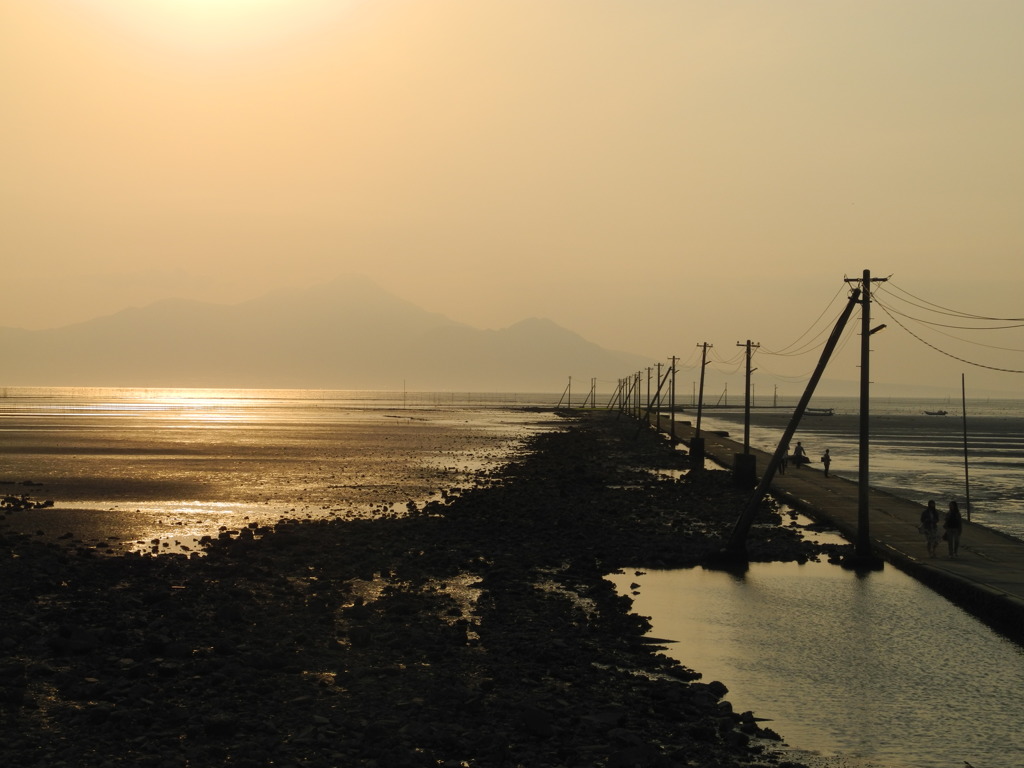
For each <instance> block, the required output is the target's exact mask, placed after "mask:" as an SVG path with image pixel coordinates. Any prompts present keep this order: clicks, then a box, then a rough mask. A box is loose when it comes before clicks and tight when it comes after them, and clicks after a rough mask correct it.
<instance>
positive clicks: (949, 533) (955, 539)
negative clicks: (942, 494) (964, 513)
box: [942, 501, 964, 559]
mask: <svg viewBox="0 0 1024 768" xmlns="http://www.w3.org/2000/svg"><path fill="white" fill-rule="evenodd" d="M942 527H943V528H944V529H945V535H944V536H943V538H944V539H945V540H946V543H947V544H948V545H949V556H950V557H951V558H953V559H956V558H957V557H959V553H960V534H961V533H962V532H963V529H964V519H963V517H961V516H960V506H959V505H958V504H957V503H956V501H951V502H949V512H947V513H946V519H945V520H944V521H943V523H942Z"/></svg>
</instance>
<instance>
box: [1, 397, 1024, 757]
mask: <svg viewBox="0 0 1024 768" xmlns="http://www.w3.org/2000/svg"><path fill="white" fill-rule="evenodd" d="M560 399H561V396H560V395H558V394H527V395H523V394H517V393H505V394H493V393H487V394H482V393H472V392H406V391H391V392H379V391H361V392H354V391H336V390H198V389H112V388H105V389H98V388H93V389H71V388H51V389H43V388H14V387H9V388H7V389H0V493H2V494H3V495H5V496H10V497H25V498H27V499H28V500H30V501H42V500H45V499H48V498H50V499H53V500H54V505H53V507H44V508H39V509H25V510H21V511H16V512H7V513H6V514H3V515H0V529H4V528H7V529H13V530H16V531H20V532H24V533H27V534H30V535H33V536H40V537H47V538H55V539H65V540H67V541H69V542H71V543H72V544H75V545H77V546H82V547H91V548H95V549H96V550H98V551H100V552H101V553H102V552H108V553H119V552H123V551H126V550H128V551H138V552H147V553H151V554H164V553H171V552H174V553H180V554H184V555H186V556H189V557H198V556H200V553H199V551H198V549H199V548H198V542H199V540H200V539H201V538H202V537H203V536H205V535H210V536H218V535H222V534H224V533H229V532H230V531H232V530H238V529H240V528H243V527H246V526H253V525H257V526H258V525H262V524H267V525H272V524H273V523H274V522H276V521H277V520H279V519H282V518H286V519H310V518H321V517H328V518H332V517H342V518H353V517H366V516H385V515H390V514H401V513H402V510H403V508H404V507H406V506H407V505H409V504H414V505H421V504H424V503H426V502H427V501H429V500H431V499H436V498H439V497H441V496H443V495H449V496H450V495H453V494H458V493H459V492H460V489H462V488H465V487H467V486H469V485H471V484H472V483H474V482H478V481H481V478H483V480H484V481H486V477H487V475H488V473H490V472H492V471H494V470H497V469H498V468H500V467H501V466H502V465H503V464H504V463H507V462H508V461H509V460H511V459H513V458H515V457H516V456H518V455H520V454H521V452H522V451H523V449H524V447H525V445H526V442H527V440H528V439H529V437H530V436H531V435H533V434H536V433H538V432H540V431H544V430H550V429H557V428H559V424H560V420H559V419H558V417H557V416H556V415H554V414H553V412H552V409H553V407H554V406H556V405H558V403H559V401H560ZM793 405H795V403H791V404H786V403H777V404H776V403H773V407H771V408H766V407H761V408H754V409H752V414H751V422H752V424H751V429H750V440H751V443H752V444H753V445H754V446H755V447H758V448H762V449H764V450H768V451H771V450H774V447H775V445H776V444H777V443H778V440H779V437H780V436H781V434H782V431H783V430H784V429H785V425H786V423H787V420H788V418H789V416H790V415H791V413H792V408H793ZM813 405H814V406H815V407H816V408H819V407H820V408H823V409H832V415H831V416H826V415H822V414H821V413H820V412H819V413H818V414H815V415H811V414H809V415H807V416H805V417H804V419H803V420H802V422H801V424H800V427H799V430H798V431H797V433H796V436H795V437H794V440H797V439H799V440H801V441H802V442H803V443H804V445H805V446H806V447H807V449H808V451H809V452H810V454H811V455H812V457H815V458H817V454H818V453H819V452H821V451H823V450H824V448H826V447H827V448H829V449H830V452H831V454H832V455H833V457H834V461H833V464H832V472H833V473H835V474H837V475H842V476H844V477H850V478H854V477H856V473H857V472H858V467H857V461H856V457H857V456H858V447H859V436H858V430H857V427H856V425H857V424H858V423H859V418H858V416H859V401H857V400H856V399H842V398H835V399H832V400H829V401H827V402H816V403H814V404H813ZM603 406H604V403H603V402H602V400H601V399H600V398H598V403H597V406H596V407H603ZM682 411H683V415H682V416H681V418H684V419H686V418H692V415H693V411H692V409H690V408H688V407H686V406H682ZM925 411H946V414H945V415H934V416H932V415H927V414H925V413H924V412H925ZM744 416H745V414H744V413H743V411H742V410H736V409H729V410H726V409H709V410H708V411H707V412H705V413H704V414H703V422H702V425H703V427H704V428H707V429H720V430H723V431H728V432H729V433H730V436H731V437H733V438H734V439H742V435H743V422H744ZM965 425H966V429H965ZM965 435H966V437H965ZM870 440H871V447H870V452H869V455H870V468H869V471H870V482H871V484H872V486H873V487H875V488H878V489H884V490H886V491H889V492H891V493H894V494H897V495H900V496H903V497H905V498H909V499H912V500H914V501H919V502H923V501H924V500H926V499H927V498H932V497H934V498H937V499H941V500H945V499H947V498H958V499H964V500H965V499H966V496H967V493H968V485H967V484H968V483H969V493H970V498H971V507H972V515H973V519H974V520H975V521H976V522H979V523H982V524H984V525H988V526H991V527H993V528H998V529H999V530H1002V531H1005V532H1006V533H1008V534H1009V535H1013V536H1016V537H1018V538H1022V539H1024V484H1022V483H1021V482H1020V481H1021V477H1022V473H1021V470H1022V468H1024V401H1022V400H984V401H981V400H970V399H968V400H967V403H966V418H964V413H963V410H962V407H961V405H960V404H957V403H949V402H946V401H929V400H909V399H908V400H899V399H884V400H877V401H873V402H872V403H871V417H870ZM965 444H966V453H965V449H964V446H965ZM965 455H966V463H965V458H964V457H965ZM965 468H966V469H965ZM965 474H966V475H967V476H966V477H965ZM832 535H834V534H829V533H819V534H817V536H818V537H819V538H821V537H827V536H832ZM612 578H613V579H614V580H615V581H616V584H617V586H618V588H619V589H620V590H621V591H622V593H623V594H628V595H630V596H631V597H632V598H633V599H634V610H635V611H636V612H637V613H640V614H641V615H645V616H649V617H651V620H652V624H653V630H652V635H653V636H655V637H658V638H663V639H664V645H665V647H666V651H665V652H666V653H668V654H669V655H672V656H675V657H676V658H678V659H679V661H680V662H682V663H683V664H684V665H686V666H688V667H690V668H691V669H695V670H696V671H698V672H700V673H701V674H702V675H703V676H704V680H705V681H710V680H720V681H722V682H723V683H725V685H726V686H727V687H728V688H729V694H728V695H727V697H726V698H727V700H728V701H729V702H730V703H731V704H732V706H733V707H734V709H736V710H737V711H745V710H751V711H753V712H754V714H755V715H756V716H757V717H759V718H763V719H764V721H765V722H764V723H763V724H764V725H767V726H769V727H771V728H773V729H774V730H776V731H777V732H779V733H781V734H782V735H783V737H784V738H785V749H786V754H788V755H790V756H792V758H793V759H796V760H799V761H801V762H803V763H805V764H808V765H813V766H821V767H822V768H825V767H827V768H883V767H884V768H897V767H899V768H944V767H948V768H965V765H969V766H973V768H1014V767H1015V766H1019V765H1021V764H1024V757H1022V756H1024V730H1022V729H1021V728H1020V721H1021V718H1022V716H1024V705H1022V704H1021V699H1020V690H1021V688H1022V686H1024V649H1022V648H1021V647H1020V646H1018V645H1015V644H1014V643H1012V642H1010V641H1008V640H1007V639H1005V638H1004V637H1002V636H1000V635H998V634H997V633H995V632H993V631H992V630H991V629H990V628H988V627H986V626H985V625H983V624H981V623H980V622H978V621H977V620H976V619H975V618H974V617H973V616H971V615H969V614H967V613H966V612H964V611H963V610H961V609H960V608H958V607H957V606H955V605H953V604H952V603H950V602H949V601H947V600H945V599H943V598H942V597H941V596H939V595H937V594H936V593H934V592H932V591H931V590H930V589H928V588H927V587H924V586H923V585H921V584H920V583H918V582H916V581H915V580H913V579H911V578H910V577H909V576H907V575H906V574H904V573H902V572H900V571H898V570H896V569H894V568H890V567H886V568H884V569H883V570H882V571H880V572H870V573H867V574H858V573H855V572H851V571H848V570H845V569H842V568H839V567H837V566H833V565H830V564H829V563H825V562H822V563H805V564H803V565H797V564H794V563H765V564H753V565H752V566H751V568H750V569H749V570H748V571H747V572H746V573H745V574H742V575H735V574H729V573H726V572H721V571H705V570H703V569H700V568H694V569H687V570H671V571H653V570H648V571H645V572H640V571H633V570H630V571H627V572H624V573H620V574H618V575H613V576H612Z"/></svg>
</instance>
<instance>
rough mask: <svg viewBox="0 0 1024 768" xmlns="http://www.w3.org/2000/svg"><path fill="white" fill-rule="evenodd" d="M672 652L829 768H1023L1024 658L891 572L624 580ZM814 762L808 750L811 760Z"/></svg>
mask: <svg viewBox="0 0 1024 768" xmlns="http://www.w3.org/2000/svg"><path fill="white" fill-rule="evenodd" d="M610 578H612V580H613V581H614V582H615V584H616V586H617V587H618V589H619V592H620V593H622V594H629V595H630V596H631V597H632V598H633V600H634V606H633V610H634V611H635V612H636V613H638V614H640V615H643V616H648V617H650V618H651V622H652V624H653V629H652V631H651V635H652V636H654V637H658V638H664V639H667V640H672V641H675V642H672V643H669V644H667V649H666V651H665V653H666V654H667V655H669V656H671V657H673V658H676V659H678V660H679V661H680V662H681V663H682V664H684V665H685V666H687V667H689V668H691V669H694V670H696V671H697V672H700V673H702V675H703V680H704V681H705V682H710V681H712V680H720V681H721V682H723V683H725V685H726V686H727V687H728V688H729V694H728V695H727V697H726V698H727V699H728V700H729V702H730V703H731V704H732V706H733V708H734V710H735V711H738V712H743V711H746V710H752V711H753V712H754V714H755V715H756V716H757V717H759V718H764V719H766V720H768V721H769V722H767V723H765V724H766V725H767V726H768V727H770V728H772V729H773V730H775V731H777V732H778V733H780V734H781V735H782V736H783V738H784V740H785V743H786V744H787V745H789V746H790V747H792V748H794V750H796V751H797V754H796V755H794V757H795V758H797V759H803V760H809V762H811V763H813V764H816V765H828V766H849V767H851V768H852V767H853V766H858V767H863V766H871V767H872V768H874V767H876V766H878V767H881V766H885V767H886V768H896V767H897V766H905V767H909V766H914V768H965V766H964V764H965V762H966V763H968V764H969V765H971V766H973V768H1019V766H1021V765H1024V728H1022V726H1021V720H1022V717H1024V694H1022V692H1024V649H1022V648H1021V647H1020V646H1018V645H1016V644H1014V643H1012V642H1010V641H1008V640H1006V639H1005V638H1003V637H1002V636H1001V635H998V634H996V633H995V632H993V631H992V630H990V629H989V628H988V627H987V626H985V625H984V624H982V623H980V622H979V621H977V620H976V619H974V618H973V617H972V616H970V615H969V614H967V613H966V612H964V611H963V610H961V609H960V608H958V607H956V606H955V605H953V604H952V603H950V602H949V601H948V600H946V599H945V598H943V597H941V596H940V595H938V594H936V593H935V592H933V591H932V590H930V589H928V588H927V587H925V586H923V585H921V584H920V583H918V582H917V581H915V580H914V579H912V578H910V577H909V576H907V575H906V574H904V573H902V572H901V571H899V570H897V569H896V568H894V567H892V566H890V565H886V566H885V568H884V570H882V571H880V572H872V573H869V574H866V575H858V574H856V573H853V572H850V571H847V570H844V569H842V568H840V567H838V566H833V565H829V564H827V563H808V564H805V565H798V564H795V563H765V564H757V563H755V564H752V565H751V567H750V569H749V570H748V571H747V572H746V573H745V574H744V575H742V576H736V575H733V574H729V573H725V572H722V571H708V570H704V569H701V568H694V569H689V570H671V571H657V570H648V571H640V572H638V571H636V570H633V569H627V570H626V571H625V572H624V573H622V574H616V575H614V576H612V577H610ZM805 751H806V752H805Z"/></svg>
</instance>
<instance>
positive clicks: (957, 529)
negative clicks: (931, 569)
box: [920, 499, 964, 559]
mask: <svg viewBox="0 0 1024 768" xmlns="http://www.w3.org/2000/svg"><path fill="white" fill-rule="evenodd" d="M963 529H964V521H963V516H962V515H961V514H960V505H959V504H957V503H956V501H951V502H949V511H948V512H946V517H945V519H944V520H943V521H942V530H943V535H942V538H943V539H945V540H946V544H947V545H948V547H949V556H950V558H953V559H955V558H957V557H959V556H960V534H961V533H963ZM920 530H921V533H923V534H924V537H925V543H926V544H927V546H928V557H935V555H936V552H937V550H938V548H939V540H940V539H939V510H938V508H937V507H936V506H935V500H934V499H933V500H931V501H929V502H928V506H926V507H925V508H924V510H923V511H922V512H921V529H920Z"/></svg>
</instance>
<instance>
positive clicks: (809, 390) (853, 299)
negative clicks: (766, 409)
mask: <svg viewBox="0 0 1024 768" xmlns="http://www.w3.org/2000/svg"><path fill="white" fill-rule="evenodd" d="M859 298H860V289H859V288H855V289H854V290H853V293H852V294H851V295H850V299H849V301H848V302H847V304H846V308H845V309H844V310H843V312H842V314H841V315H840V316H839V319H838V320H837V321H836V325H835V328H833V329H832V335H831V336H829V338H828V341H826V342H825V348H824V349H823V350H822V351H821V358H820V359H819V360H818V365H817V367H816V368H815V369H814V373H812V374H811V378H810V380H809V381H808V382H807V387H806V388H805V389H804V394H803V396H802V397H801V398H800V402H798V403H797V405H796V409H795V410H794V411H793V416H792V417H791V418H790V420H789V425H788V426H787V427H786V431H785V432H783V433H782V439H781V440H780V441H779V444H778V446H777V447H776V448H775V453H774V454H772V458H771V459H770V460H769V462H768V466H767V467H766V468H765V471H764V474H763V475H762V476H761V481H760V482H759V483H758V484H757V488H755V489H754V491H753V492H752V493H751V494H750V496H749V497H748V498H747V505H746V507H744V509H743V511H742V512H741V513H740V517H739V519H738V520H737V521H736V525H735V526H734V527H733V530H732V535H731V536H730V537H729V543H728V544H727V545H726V548H725V550H723V551H722V552H721V553H720V554H719V559H720V560H722V561H727V562H731V563H735V562H737V561H744V562H745V561H746V558H747V555H746V540H747V534H748V533H749V532H750V526H751V525H752V524H753V522H754V515H755V514H757V509H758V507H759V506H760V504H761V499H763V498H764V495H765V494H766V493H767V492H768V489H769V488H770V487H771V484H772V480H774V479H775V473H776V471H778V469H779V465H780V464H782V459H783V457H784V456H785V455H786V451H787V450H788V449H789V441H790V440H792V439H793V434H794V433H795V432H796V428H797V426H798V425H799V424H800V419H801V417H802V416H803V415H804V411H805V410H806V409H807V404H808V403H809V402H810V401H811V396H812V395H813V394H814V389H815V387H817V386H818V381H819V380H820V379H821V375H822V374H823V373H824V372H825V365H826V364H827V363H828V360H829V358H830V357H831V356H832V352H833V350H835V348H836V345H837V344H838V343H839V338H840V336H842V333H843V330H844V329H845V328H846V323H847V321H848V320H849V319H850V315H851V314H853V308H854V307H855V306H856V305H857V300H858V299H859Z"/></svg>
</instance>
